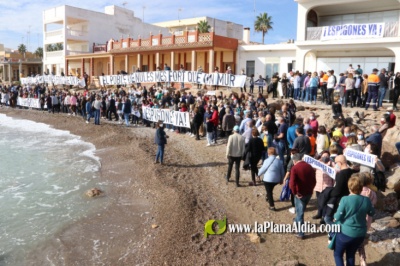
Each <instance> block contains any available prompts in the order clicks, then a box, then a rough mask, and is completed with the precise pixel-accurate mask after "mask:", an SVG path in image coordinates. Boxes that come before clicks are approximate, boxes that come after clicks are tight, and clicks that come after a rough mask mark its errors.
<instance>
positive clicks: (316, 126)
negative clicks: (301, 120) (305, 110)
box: [310, 112, 319, 137]
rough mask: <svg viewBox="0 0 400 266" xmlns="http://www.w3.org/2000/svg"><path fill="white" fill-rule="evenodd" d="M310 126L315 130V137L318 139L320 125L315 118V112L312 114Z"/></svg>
mask: <svg viewBox="0 0 400 266" xmlns="http://www.w3.org/2000/svg"><path fill="white" fill-rule="evenodd" d="M310 126H311V128H312V130H313V134H314V137H317V133H318V126H319V125H318V120H317V118H316V117H315V113H314V112H311V113H310Z"/></svg>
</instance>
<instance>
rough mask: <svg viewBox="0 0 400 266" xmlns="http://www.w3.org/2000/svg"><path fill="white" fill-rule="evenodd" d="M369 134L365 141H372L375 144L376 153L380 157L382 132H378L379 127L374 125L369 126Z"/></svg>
mask: <svg viewBox="0 0 400 266" xmlns="http://www.w3.org/2000/svg"><path fill="white" fill-rule="evenodd" d="M371 133H372V134H371V135H369V137H367V138H366V140H365V141H366V142H367V143H373V144H375V145H376V146H377V154H376V155H378V157H379V158H380V157H381V151H382V134H381V133H380V132H379V127H378V126H376V125H374V126H372V127H371Z"/></svg>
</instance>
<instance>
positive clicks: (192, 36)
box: [93, 31, 238, 53]
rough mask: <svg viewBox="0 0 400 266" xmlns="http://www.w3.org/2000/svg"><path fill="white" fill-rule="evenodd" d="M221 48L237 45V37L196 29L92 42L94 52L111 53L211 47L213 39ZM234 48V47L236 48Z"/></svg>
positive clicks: (213, 42) (213, 43)
mask: <svg viewBox="0 0 400 266" xmlns="http://www.w3.org/2000/svg"><path fill="white" fill-rule="evenodd" d="M216 40H218V43H219V44H220V45H221V47H223V48H230V46H232V45H231V44H234V46H235V45H236V48H237V45H238V40H237V39H232V38H228V37H223V36H216V35H215V33H214V32H209V33H199V32H197V31H194V32H188V31H185V32H184V34H183V36H175V35H172V36H167V37H163V36H162V35H161V34H160V35H154V36H153V35H152V36H150V38H148V39H137V40H133V39H131V38H127V39H121V40H117V41H111V42H110V43H106V44H93V52H94V53H103V52H112V53H124V52H127V51H145V50H168V49H174V48H196V47H210V48H211V47H213V46H214V45H215V41H216ZM225 44H229V47H225V46H226V45H225ZM236 48H234V49H236Z"/></svg>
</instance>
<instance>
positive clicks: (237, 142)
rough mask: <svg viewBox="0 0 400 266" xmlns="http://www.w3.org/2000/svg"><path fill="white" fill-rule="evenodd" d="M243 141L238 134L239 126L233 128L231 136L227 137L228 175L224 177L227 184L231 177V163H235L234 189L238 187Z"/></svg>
mask: <svg viewBox="0 0 400 266" xmlns="http://www.w3.org/2000/svg"><path fill="white" fill-rule="evenodd" d="M244 148H245V141H244V137H242V136H241V135H240V134H239V126H234V127H233V134H232V135H230V136H229V139H228V144H227V145H226V157H227V159H228V173H227V175H226V177H225V178H226V181H227V182H229V178H230V177H231V173H232V167H233V163H235V171H236V175H235V181H236V187H240V184H239V178H240V161H241V160H242V156H243V154H244Z"/></svg>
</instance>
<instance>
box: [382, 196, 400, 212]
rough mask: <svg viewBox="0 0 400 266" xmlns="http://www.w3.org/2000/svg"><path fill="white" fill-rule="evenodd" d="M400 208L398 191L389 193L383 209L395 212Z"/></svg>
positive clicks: (384, 200)
mask: <svg viewBox="0 0 400 266" xmlns="http://www.w3.org/2000/svg"><path fill="white" fill-rule="evenodd" d="M398 209H399V202H398V200H397V193H396V192H392V193H389V194H388V195H387V196H386V197H385V198H384V199H383V210H385V211H388V212H395V211H397V210H398Z"/></svg>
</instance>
